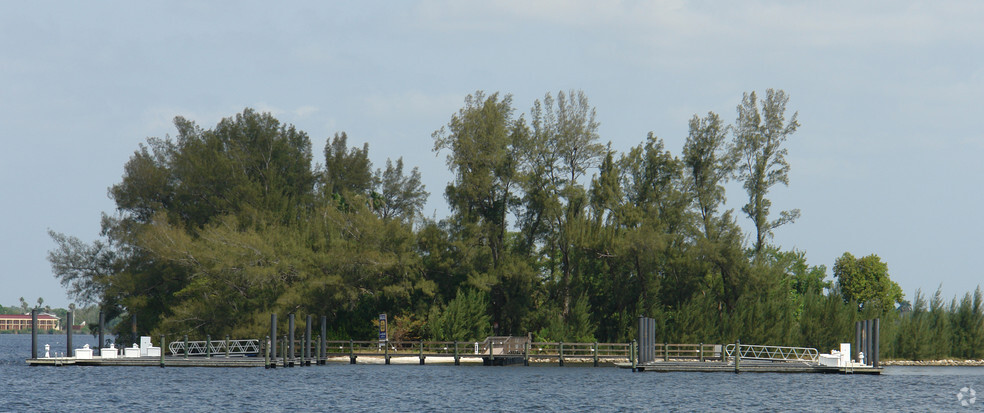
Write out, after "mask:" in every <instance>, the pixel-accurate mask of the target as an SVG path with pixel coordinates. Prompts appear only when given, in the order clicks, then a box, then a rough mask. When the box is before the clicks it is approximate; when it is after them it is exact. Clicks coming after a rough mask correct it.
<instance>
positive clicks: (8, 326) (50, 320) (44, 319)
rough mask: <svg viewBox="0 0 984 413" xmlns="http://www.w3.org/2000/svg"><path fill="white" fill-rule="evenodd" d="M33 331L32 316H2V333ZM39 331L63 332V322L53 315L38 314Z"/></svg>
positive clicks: (0, 321)
mask: <svg viewBox="0 0 984 413" xmlns="http://www.w3.org/2000/svg"><path fill="white" fill-rule="evenodd" d="M30 329H31V315H30V314H0V331H17V330H30ZM38 329H39V330H61V320H60V319H59V318H58V317H55V316H53V315H51V314H38Z"/></svg>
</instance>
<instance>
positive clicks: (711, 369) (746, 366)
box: [617, 360, 882, 374]
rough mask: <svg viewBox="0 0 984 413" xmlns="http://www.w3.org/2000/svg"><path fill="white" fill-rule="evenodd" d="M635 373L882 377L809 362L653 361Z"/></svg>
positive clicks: (624, 365) (868, 369) (873, 371)
mask: <svg viewBox="0 0 984 413" xmlns="http://www.w3.org/2000/svg"><path fill="white" fill-rule="evenodd" d="M617 366H618V367H620V368H625V369H631V368H633V366H632V364H631V363H618V364H617ZM634 369H635V371H639V372H643V371H654V372H659V373H671V372H699V373H828V374H881V373H882V368H875V367H871V366H850V367H831V366H821V365H820V364H818V363H813V362H808V361H781V362H773V361H760V360H742V361H741V363H740V364H739V366H738V368H737V369H736V368H735V363H734V362H725V361H705V362H697V361H656V362H652V363H645V364H637V365H636V366H635V367H634Z"/></svg>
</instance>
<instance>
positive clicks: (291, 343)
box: [287, 313, 297, 367]
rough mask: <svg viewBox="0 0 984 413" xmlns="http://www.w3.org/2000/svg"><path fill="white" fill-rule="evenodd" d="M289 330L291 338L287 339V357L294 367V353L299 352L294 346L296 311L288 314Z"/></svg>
mask: <svg viewBox="0 0 984 413" xmlns="http://www.w3.org/2000/svg"><path fill="white" fill-rule="evenodd" d="M287 331H288V332H289V335H290V338H289V339H288V340H287V358H288V359H289V360H290V364H289V366H290V367H294V355H296V354H297V352H296V351H295V350H296V349H295V348H294V313H290V314H288V315H287Z"/></svg>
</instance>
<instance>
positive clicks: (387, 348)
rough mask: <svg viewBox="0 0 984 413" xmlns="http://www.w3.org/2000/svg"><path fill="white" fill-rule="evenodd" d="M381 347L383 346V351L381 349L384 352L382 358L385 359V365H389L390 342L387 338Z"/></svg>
mask: <svg viewBox="0 0 984 413" xmlns="http://www.w3.org/2000/svg"><path fill="white" fill-rule="evenodd" d="M383 346H385V347H384V349H383V351H384V352H383V358H385V359H386V364H390V341H389V338H387V339H386V340H385V341H383Z"/></svg>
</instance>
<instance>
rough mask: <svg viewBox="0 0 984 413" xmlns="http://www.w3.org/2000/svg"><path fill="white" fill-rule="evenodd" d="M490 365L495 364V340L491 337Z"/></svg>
mask: <svg viewBox="0 0 984 413" xmlns="http://www.w3.org/2000/svg"><path fill="white" fill-rule="evenodd" d="M489 365H490V366H494V365H495V340H492V339H489Z"/></svg>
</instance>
